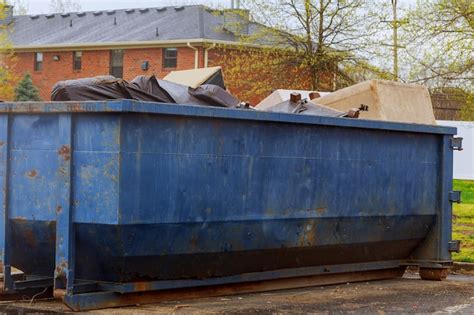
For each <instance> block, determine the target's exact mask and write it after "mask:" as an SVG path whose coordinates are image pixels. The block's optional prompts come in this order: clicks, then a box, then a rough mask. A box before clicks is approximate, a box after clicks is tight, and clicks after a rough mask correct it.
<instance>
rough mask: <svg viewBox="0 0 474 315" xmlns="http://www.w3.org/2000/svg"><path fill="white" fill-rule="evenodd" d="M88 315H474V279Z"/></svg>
mask: <svg viewBox="0 0 474 315" xmlns="http://www.w3.org/2000/svg"><path fill="white" fill-rule="evenodd" d="M64 312H67V309H66V308H64V307H63V306H62V305H61V304H60V303H58V302H54V301H46V302H45V301H42V302H35V303H33V304H29V303H28V302H16V303H11V302H10V303H1V304H0V313H1V314H39V313H41V314H45V313H64ZM90 313H91V314H308V313H312V314H403V313H405V314H406V313H435V314H474V276H472V275H471V276H469V275H450V276H449V277H448V280H446V281H443V282H437V281H422V280H419V279H418V278H417V277H416V274H409V275H406V276H405V277H404V278H402V279H394V280H384V281H373V282H361V283H352V284H342V285H331V286H326V287H313V288H304V289H292V290H282V291H276V292H267V293H254V294H244V295H238V296H227V297H216V298H205V299H195V300H187V301H171V302H164V303H159V304H150V305H141V306H134V307H127V308H120V309H108V310H100V311H92V312H90Z"/></svg>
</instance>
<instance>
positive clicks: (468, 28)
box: [406, 0, 474, 91]
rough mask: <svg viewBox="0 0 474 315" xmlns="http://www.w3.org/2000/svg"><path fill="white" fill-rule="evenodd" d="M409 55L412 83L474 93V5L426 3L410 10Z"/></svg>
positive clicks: (467, 1) (457, 0)
mask: <svg viewBox="0 0 474 315" xmlns="http://www.w3.org/2000/svg"><path fill="white" fill-rule="evenodd" d="M408 18H409V21H410V22H409V23H408V24H407V26H406V32H407V34H408V35H409V36H411V37H410V38H409V40H408V41H407V42H408V43H409V46H407V49H406V54H407V58H409V59H408V62H409V63H411V64H412V67H411V71H410V73H409V80H410V81H412V82H416V83H423V84H427V85H429V86H431V87H436V88H441V87H446V86H455V87H462V88H464V89H465V90H467V91H469V90H470V91H472V90H473V81H474V71H473V70H474V58H473V55H472V52H473V50H474V45H473V43H474V1H472V0H426V1H419V2H418V3H417V6H416V7H415V8H413V9H412V10H410V12H409V15H408Z"/></svg>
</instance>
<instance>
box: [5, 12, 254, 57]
mask: <svg viewBox="0 0 474 315" xmlns="http://www.w3.org/2000/svg"><path fill="white" fill-rule="evenodd" d="M13 18H14V23H13V28H12V33H11V36H10V39H11V41H12V43H13V46H14V47H19V48H28V47H48V46H56V47H57V46H75V45H78V46H80V45H84V44H87V45H109V44H111V45H113V44H117V43H122V44H123V43H131V42H133V43H146V42H166V41H168V42H173V41H180V40H194V41H197V40H203V41H209V42H219V41H222V42H236V41H238V40H239V39H238V35H237V34H236V33H237V32H232V31H231V30H232V24H233V25H234V27H235V25H236V21H239V23H241V21H244V19H243V18H242V17H241V16H240V15H239V14H238V13H235V11H234V12H233V11H229V10H224V11H216V10H211V9H209V8H207V7H205V6H202V5H190V6H178V7H176V6H175V7H171V6H170V7H161V8H142V9H123V10H110V11H96V12H92V11H91V12H71V13H63V14H59V13H57V14H41V15H25V16H14V17H13ZM236 19H237V20H236ZM239 19H240V20H239ZM260 27H262V26H261V25H259V24H257V23H253V22H249V23H248V24H246V27H245V30H244V32H245V33H247V34H253V33H255V32H257V31H258V29H259V28H260Z"/></svg>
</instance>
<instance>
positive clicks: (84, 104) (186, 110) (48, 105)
mask: <svg viewBox="0 0 474 315" xmlns="http://www.w3.org/2000/svg"><path fill="white" fill-rule="evenodd" d="M2 113H17V114H22V113H24V114H34V113H44V114H48V113H143V114H161V115H178V116H194V117H210V118H223V119H237V120H252V121H265V122H282V123H295V124H307V125H322V126H334V127H348V128H363V129H381V130H389V131H403V132H416V133H431V134H447V135H455V134H456V133H457V128H455V127H448V126H441V125H427V124H426V125H425V124H415V123H403V122H392V121H378V120H366V119H351V118H339V117H325V116H312V115H298V114H289V113H273V112H262V111H257V110H249V109H231V108H223V107H213V106H201V105H189V104H168V103H155V102H142V101H135V100H128V99H123V100H110V101H81V102H76V101H68V102H18V103H13V102H9V103H0V114H2Z"/></svg>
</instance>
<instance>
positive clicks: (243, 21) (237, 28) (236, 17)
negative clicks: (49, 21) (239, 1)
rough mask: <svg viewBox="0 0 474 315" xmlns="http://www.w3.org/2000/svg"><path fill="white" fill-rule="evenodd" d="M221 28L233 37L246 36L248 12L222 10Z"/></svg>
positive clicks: (243, 10)
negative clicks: (232, 34) (233, 35)
mask: <svg viewBox="0 0 474 315" xmlns="http://www.w3.org/2000/svg"><path fill="white" fill-rule="evenodd" d="M222 15H223V18H224V22H223V28H224V29H225V30H226V31H229V32H232V33H234V34H235V35H248V33H249V18H250V12H249V10H245V9H224V10H222Z"/></svg>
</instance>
